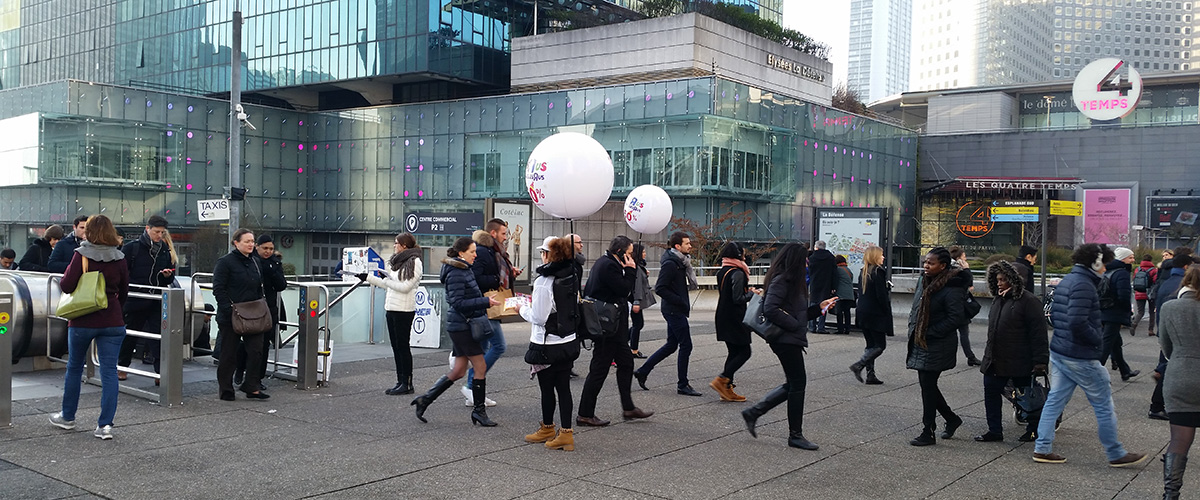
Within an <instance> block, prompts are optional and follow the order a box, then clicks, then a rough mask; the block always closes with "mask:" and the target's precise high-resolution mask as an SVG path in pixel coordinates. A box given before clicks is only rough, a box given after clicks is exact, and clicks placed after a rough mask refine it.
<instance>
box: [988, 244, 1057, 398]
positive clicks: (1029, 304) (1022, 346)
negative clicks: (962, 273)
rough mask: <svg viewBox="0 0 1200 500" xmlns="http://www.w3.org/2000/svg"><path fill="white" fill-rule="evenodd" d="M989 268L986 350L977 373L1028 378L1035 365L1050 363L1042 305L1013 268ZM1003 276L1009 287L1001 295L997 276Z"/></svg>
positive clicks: (1003, 266) (1010, 266) (1001, 266)
mask: <svg viewBox="0 0 1200 500" xmlns="http://www.w3.org/2000/svg"><path fill="white" fill-rule="evenodd" d="M1001 264H1002V265H993V266H992V267H989V268H988V275H987V281H988V291H990V292H991V293H992V297H995V298H994V299H993V300H992V307H991V309H990V310H989V311H988V331H987V347H985V348H984V350H983V365H982V366H980V367H979V371H980V372H983V374H984V375H994V376H997V377H1028V376H1029V374H1030V373H1032V372H1033V367H1034V365H1046V364H1049V363H1050V341H1049V336H1048V334H1047V331H1046V319H1045V316H1043V310H1042V301H1041V300H1038V298H1037V297H1036V296H1034V295H1033V293H1031V292H1029V291H1028V290H1026V289H1025V288H1024V280H1025V278H1024V277H1023V276H1021V271H1020V270H1018V269H1016V266H1013V265H1009V264H1008V263H1007V262H1002V263H1001ZM998 274H1003V275H1004V277H1005V278H1006V279H1007V280H1008V282H1009V284H1010V285H1011V287H1010V288H1009V289H1008V292H1006V293H1005V294H1003V295H1001V294H1000V287H999V285H998V284H997V280H996V276H997V275H998Z"/></svg>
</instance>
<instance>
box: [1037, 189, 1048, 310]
mask: <svg viewBox="0 0 1200 500" xmlns="http://www.w3.org/2000/svg"><path fill="white" fill-rule="evenodd" d="M1038 222H1040V223H1042V258H1041V261H1042V297H1045V296H1046V232H1047V231H1049V230H1050V192H1049V191H1046V188H1042V206H1041V208H1039V209H1038Z"/></svg>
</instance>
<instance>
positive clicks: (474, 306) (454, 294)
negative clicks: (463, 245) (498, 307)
mask: <svg viewBox="0 0 1200 500" xmlns="http://www.w3.org/2000/svg"><path fill="white" fill-rule="evenodd" d="M441 281H442V284H443V285H446V303H447V304H449V305H450V307H448V308H446V331H448V332H462V331H467V330H470V329H471V326H470V325H468V324H467V319H468V318H474V317H478V316H483V315H485V314H487V309H488V306H489V305H491V302H490V301H488V298H487V297H484V296H483V292H480V291H479V285H476V284H475V273H473V272H471V266H469V265H467V261H465V260H462V259H459V258H448V259H443V260H442V273H441Z"/></svg>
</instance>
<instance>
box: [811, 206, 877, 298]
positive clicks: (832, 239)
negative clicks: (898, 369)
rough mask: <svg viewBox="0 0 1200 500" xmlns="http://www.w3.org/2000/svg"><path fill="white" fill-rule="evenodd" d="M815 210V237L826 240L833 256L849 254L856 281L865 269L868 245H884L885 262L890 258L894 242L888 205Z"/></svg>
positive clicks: (847, 258)
mask: <svg viewBox="0 0 1200 500" xmlns="http://www.w3.org/2000/svg"><path fill="white" fill-rule="evenodd" d="M816 212H817V214H816V215H817V216H816V219H817V221H816V227H817V234H816V239H818V240H823V241H824V242H825V244H826V249H828V250H829V251H830V252H832V253H833V254H834V255H845V256H846V263H847V265H848V267H849V268H850V271H851V272H853V273H854V281H855V283H857V282H858V275H859V273H860V272H861V271H862V266H863V252H864V251H866V249H867V247H868V246H871V245H875V246H877V247H880V248H882V249H883V252H884V262H887V261H888V253H889V251H888V247H889V246H891V245H890V244H889V241H888V240H889V237H888V235H889V234H890V232H889V229H888V216H887V215H888V213H887V209H886V208H844V209H832V208H830V209H826V208H818V209H817V210H816Z"/></svg>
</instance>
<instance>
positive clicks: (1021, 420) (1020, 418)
mask: <svg viewBox="0 0 1200 500" xmlns="http://www.w3.org/2000/svg"><path fill="white" fill-rule="evenodd" d="M1013 418H1014V419H1016V421H1017V423H1018V424H1021V425H1025V424H1026V423H1028V422H1029V418H1028V416H1027V415H1026V414H1025V412H1023V411H1021V410H1020V409H1016V410H1013Z"/></svg>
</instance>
